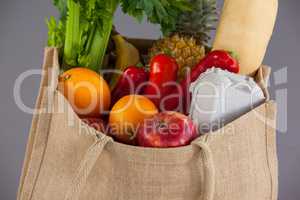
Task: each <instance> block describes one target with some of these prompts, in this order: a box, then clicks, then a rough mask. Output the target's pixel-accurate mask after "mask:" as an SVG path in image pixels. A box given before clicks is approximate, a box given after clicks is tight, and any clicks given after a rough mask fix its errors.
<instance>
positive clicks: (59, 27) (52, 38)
mask: <svg viewBox="0 0 300 200" xmlns="http://www.w3.org/2000/svg"><path fill="white" fill-rule="evenodd" d="M46 24H47V26H48V46H49V47H58V48H61V47H63V45H64V40H65V35H64V31H65V27H64V24H63V23H62V22H61V21H59V22H56V19H55V17H53V16H51V17H50V19H46Z"/></svg>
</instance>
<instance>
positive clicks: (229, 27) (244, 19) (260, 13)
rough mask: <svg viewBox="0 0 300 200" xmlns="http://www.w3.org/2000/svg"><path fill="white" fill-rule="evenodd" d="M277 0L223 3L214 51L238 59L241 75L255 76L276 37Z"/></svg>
mask: <svg viewBox="0 0 300 200" xmlns="http://www.w3.org/2000/svg"><path fill="white" fill-rule="evenodd" d="M277 10H278V0H224V6H223V10H222V15H221V19H220V23H219V26H218V28H217V32H216V37H215V40H214V44H213V49H214V50H217V49H224V50H228V51H233V52H235V53H236V54H237V55H238V58H239V63H240V67H241V69H240V74H243V75H254V73H255V72H256V71H257V69H258V68H259V67H260V65H261V64H262V61H263V58H264V56H265V53H266V50H267V46H268V44H269V41H270V38H271V35H272V33H273V29H274V25H275V21H276V16H277Z"/></svg>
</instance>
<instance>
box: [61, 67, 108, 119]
mask: <svg viewBox="0 0 300 200" xmlns="http://www.w3.org/2000/svg"><path fill="white" fill-rule="evenodd" d="M59 90H60V91H61V92H62V94H63V95H64V96H65V97H66V99H67V100H68V101H69V102H70V104H71V106H72V107H73V109H74V111H75V112H76V113H77V114H78V115H80V116H84V117H99V116H100V115H101V114H102V113H103V112H104V111H108V109H109V106H110V99H111V96H110V90H109V86H108V84H107V83H106V81H105V80H104V79H103V78H102V77H101V76H100V75H99V74H98V73H96V72H94V71H92V70H90V69H87V68H81V67H79V68H73V69H70V70H68V71H66V72H64V73H63V74H62V75H60V77H59Z"/></svg>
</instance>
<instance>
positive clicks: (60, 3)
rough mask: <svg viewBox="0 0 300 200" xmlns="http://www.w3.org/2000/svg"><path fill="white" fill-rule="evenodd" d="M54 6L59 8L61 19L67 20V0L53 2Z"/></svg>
mask: <svg viewBox="0 0 300 200" xmlns="http://www.w3.org/2000/svg"><path fill="white" fill-rule="evenodd" d="M53 5H54V6H56V7H57V9H58V11H59V13H60V19H61V20H65V19H66V17H67V0H53Z"/></svg>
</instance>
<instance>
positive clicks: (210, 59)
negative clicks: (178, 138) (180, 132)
mask: <svg viewBox="0 0 300 200" xmlns="http://www.w3.org/2000/svg"><path fill="white" fill-rule="evenodd" d="M212 67H216V68H221V69H223V70H227V71H229V72H233V73H238V72H239V69H240V67H239V63H238V61H237V60H236V59H235V58H234V56H232V54H231V53H230V52H227V51H223V50H215V51H212V52H210V53H209V54H207V55H206V56H205V57H204V58H203V59H202V60H201V61H200V62H199V63H198V64H197V65H196V66H195V67H194V68H193V69H192V71H191V73H188V74H187V75H186V77H185V79H184V80H182V81H181V82H180V89H181V90H182V91H180V92H181V94H182V95H178V96H180V97H181V96H182V101H181V102H182V103H183V105H182V106H183V108H182V109H181V111H182V112H184V113H185V114H188V112H189V107H190V102H191V95H190V92H189V87H190V85H191V83H192V82H194V81H196V80H197V78H198V77H199V76H200V74H202V73H204V72H205V71H206V70H207V69H209V68H212ZM176 92H177V93H178V92H179V91H178V89H177V91H175V92H173V93H176ZM167 103H168V110H172V109H176V108H178V105H179V104H180V101H179V97H176V98H172V99H169V100H168V102H167Z"/></svg>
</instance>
